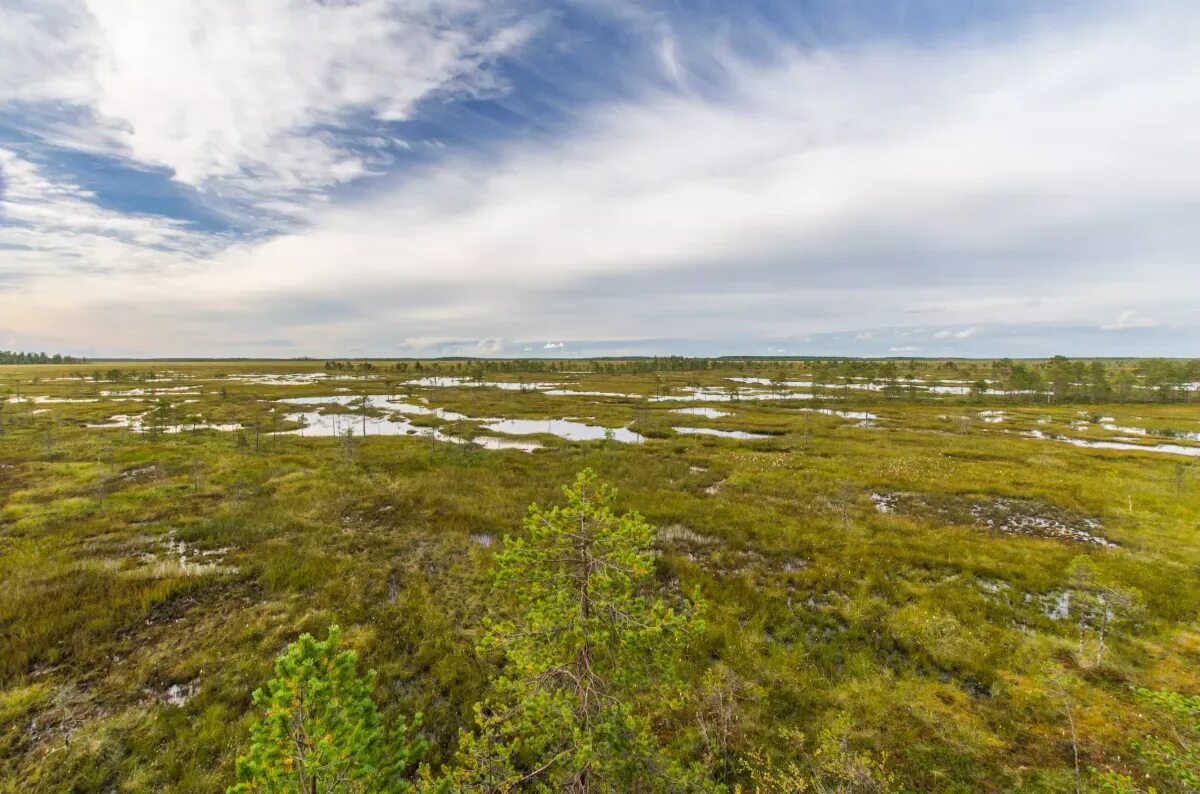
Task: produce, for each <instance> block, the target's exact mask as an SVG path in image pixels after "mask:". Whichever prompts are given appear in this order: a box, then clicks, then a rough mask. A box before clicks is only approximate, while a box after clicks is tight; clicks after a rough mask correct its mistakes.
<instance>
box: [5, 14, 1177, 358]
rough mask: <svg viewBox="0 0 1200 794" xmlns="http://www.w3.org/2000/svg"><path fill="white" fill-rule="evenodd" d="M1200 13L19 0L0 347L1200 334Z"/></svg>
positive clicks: (808, 344) (11, 78)
mask: <svg viewBox="0 0 1200 794" xmlns="http://www.w3.org/2000/svg"><path fill="white" fill-rule="evenodd" d="M1198 34H1200V6H1197V5H1196V4H1194V3H1190V2H1184V1H1182V0H1179V1H1178V2H1175V1H1171V0H1164V1H1162V2H1141V3H1132V2H1131V3H1107V2H1087V3H1083V2H1080V3H1071V2H1061V3H1045V2H1016V1H1015V0H1014V1H1012V2H1005V1H1004V0H994V1H993V2H984V0H977V1H975V2H954V3H947V2H942V1H941V0H939V1H937V2H933V1H930V2H887V3H884V2H874V3H872V2H846V1H845V0H839V1H836V2H835V1H834V0H827V1H826V2H794V1H793V2H765V1H764V2H738V3H733V2H715V0H707V1H705V0H695V2H681V1H677V2H625V1H624V0H616V1H615V2H614V1H613V0H609V1H608V2H600V0H563V1H562V2H556V3H537V2H484V0H407V1H406V2H390V1H389V0H354V1H353V2H351V1H349V0H347V1H345V2H336V3H335V2H316V0H256V2H254V3H246V4H241V3H229V2H226V1H225V0H187V1H186V2H185V1H184V0H161V1H160V2H156V3H152V4H151V3H144V2H133V0H0V177H2V180H3V181H2V183H0V348H5V347H7V348H23V349H35V348H36V349H52V350H60V351H64V352H75V353H81V354H85V355H92V356H101V355H122V356H128V355H163V356H167V355H237V356H257V355H271V356H298V355H313V356H347V355H376V356H384V357H393V356H402V355H456V354H473V355H614V354H616V355H619V354H626V353H631V354H632V353H638V354H641V353H687V354H704V353H709V354H736V353H746V354H757V355H763V354H771V353H780V354H783V353H786V354H792V355H813V354H831V355H901V356H903V355H922V356H944V355H1014V356H1017V355H1026V356H1041V355H1049V354H1052V353H1056V352H1061V353H1065V354H1067V355H1190V356H1194V355H1200V262H1198V261H1197V260H1198V256H1197V253H1198V252H1200V223H1197V220H1196V219H1197V218H1198V217H1200V143H1197V141H1196V136H1195V130H1196V129H1198V128H1200V88H1198V87H1197V85H1196V81H1195V75H1196V74H1200V48H1196V47H1195V46H1194V44H1195V41H1197V40H1200V36H1198Z"/></svg>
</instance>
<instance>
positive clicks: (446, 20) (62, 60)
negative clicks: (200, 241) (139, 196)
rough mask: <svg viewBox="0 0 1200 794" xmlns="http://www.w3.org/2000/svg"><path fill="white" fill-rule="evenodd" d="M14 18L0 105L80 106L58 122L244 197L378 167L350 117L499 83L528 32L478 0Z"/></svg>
mask: <svg viewBox="0 0 1200 794" xmlns="http://www.w3.org/2000/svg"><path fill="white" fill-rule="evenodd" d="M4 15H5V23H6V24H5V25H0V106H2V105H3V104H4V102H5V100H9V101H13V100H22V101H25V102H38V101H47V102H60V103H66V104H67V105H70V106H76V107H78V108H80V109H82V110H84V111H86V112H87V113H88V114H89V115H87V116H86V117H85V118H84V119H83V120H82V121H81V122H79V123H78V124H76V125H74V126H73V127H67V128H62V127H61V126H60V127H58V128H57V129H56V131H55V134H57V135H59V136H67V137H68V138H71V139H73V141H74V142H75V143H79V142H80V140H81V139H82V138H84V137H85V136H86V137H87V138H89V139H90V143H91V145H92V146H93V147H94V148H99V149H101V150H105V151H109V152H111V153H116V154H120V155H122V156H126V157H129V158H131V159H133V160H136V161H137V162H140V163H143V164H149V165H156V166H163V167H166V168H169V169H171V170H172V172H173V173H174V175H175V178H176V179H178V180H179V181H181V182H184V183H187V184H189V185H193V186H198V187H203V188H207V189H210V190H213V191H216V192H218V193H221V194H224V195H230V194H232V195H234V196H239V195H241V196H243V197H244V198H246V199H250V198H261V197H265V196H276V197H282V196H287V195H289V194H303V193H304V192H306V191H316V190H320V189H323V188H325V187H327V186H329V185H332V184H337V183H340V182H346V181H349V180H352V179H355V178H357V177H359V176H361V175H363V174H364V173H367V172H369V171H371V170H372V169H373V168H374V167H375V166H376V165H377V164H378V163H377V162H376V158H373V156H372V155H371V154H369V153H366V152H364V151H356V150H355V149H354V148H352V147H351V146H350V145H349V143H350V141H349V140H347V138H346V136H343V135H341V134H339V132H341V131H345V128H344V125H345V124H346V123H347V122H348V120H349V119H350V118H351V117H352V116H353V115H354V114H356V113H359V114H367V115H368V116H371V117H374V118H376V119H381V120H398V119H404V118H406V117H408V116H409V115H410V113H411V112H412V108H413V106H414V104H415V103H417V102H418V101H420V100H421V99H422V98H425V97H428V96H430V95H431V94H434V93H437V92H474V91H487V90H494V88H495V86H494V85H493V84H492V83H491V82H490V78H489V77H488V75H487V72H486V66H487V64H488V63H489V62H490V61H491V60H492V59H493V58H495V57H496V56H497V55H499V54H501V53H504V52H507V51H509V50H511V49H512V48H513V47H515V46H517V45H518V44H520V42H521V41H522V40H523V39H524V38H525V37H526V35H527V34H528V32H529V31H530V29H531V26H530V24H529V23H528V22H522V23H519V24H513V23H511V22H509V21H508V20H506V19H505V18H504V17H503V16H501V15H499V13H493V12H491V11H490V9H489V6H488V4H486V3H485V2H483V0H419V1H418V2H404V3H396V2H392V1H391V0H355V1H352V2H338V3H326V2H318V1H317V0H254V2H249V3H230V2H226V0H156V2H151V3H146V2H139V1H138V0H25V2H20V0H18V3H17V6H16V7H15V8H13V9H12V10H9V11H6V12H5V14H4ZM28 112H33V108H31V109H30V110H29V111H28ZM29 123H30V124H31V126H36V125H35V120H31V121H30V122H29ZM42 131H43V132H45V130H42ZM376 157H377V156H376ZM300 206H303V205H300ZM297 208H298V207H297V206H295V205H293V206H291V207H289V209H291V210H293V211H294V210H296V209H297Z"/></svg>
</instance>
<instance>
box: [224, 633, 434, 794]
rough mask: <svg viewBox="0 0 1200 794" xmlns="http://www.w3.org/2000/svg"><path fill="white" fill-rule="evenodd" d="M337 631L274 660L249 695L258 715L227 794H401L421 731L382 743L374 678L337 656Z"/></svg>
mask: <svg viewBox="0 0 1200 794" xmlns="http://www.w3.org/2000/svg"><path fill="white" fill-rule="evenodd" d="M340 642H341V630H340V629H339V628H338V627H337V626H330V628H329V635H328V637H326V639H325V640H324V641H323V642H322V641H318V640H316V639H314V638H313V636H312V635H311V634H303V635H301V637H300V639H299V640H297V641H296V642H294V643H292V644H291V645H289V646H288V647H287V649H286V650H284V652H283V653H282V654H281V655H280V656H279V657H278V658H277V659H276V660H275V677H274V678H272V679H271V680H270V681H268V682H267V685H266V687H265V688H264V689H259V690H257V691H255V693H254V705H255V706H257V707H258V708H259V709H260V710H261V714H260V716H259V719H258V720H257V721H256V722H255V723H254V724H253V725H252V726H251V728H250V748H249V750H248V751H247V753H246V754H245V755H243V756H241V757H239V758H238V760H237V777H238V783H237V784H236V785H234V786H232V787H231V788H230V789H229V794H250V793H251V792H254V794H260V793H261V794H334V793H335V792H337V793H338V794H342V793H343V792H344V793H345V794H352V793H354V794H357V793H358V792H361V793H362V794H375V793H376V792H406V791H411V790H412V787H411V786H410V785H409V784H408V783H407V782H406V781H405V779H404V775H405V774H406V773H408V772H410V771H411V769H412V767H414V766H415V764H416V763H417V761H418V760H419V759H420V757H421V755H422V754H423V753H424V750H425V744H424V742H423V741H422V740H420V739H419V738H411V737H410V735H409V734H410V732H411V731H415V730H416V729H417V728H419V726H420V721H421V717H420V715H419V714H418V715H417V716H416V717H415V718H414V720H413V722H412V724H411V725H408V724H406V723H404V722H401V723H400V724H399V725H397V726H396V727H395V729H394V731H393V733H392V740H391V741H390V742H389V741H388V739H387V735H386V731H385V729H384V727H383V720H382V719H381V717H380V715H379V711H378V710H377V709H376V707H375V703H374V701H373V700H372V699H371V690H372V689H373V688H374V683H375V672H374V671H371V672H369V673H367V675H365V676H359V675H358V674H357V672H356V667H357V666H358V655H357V654H356V653H355V652H354V651H351V650H339V644H340Z"/></svg>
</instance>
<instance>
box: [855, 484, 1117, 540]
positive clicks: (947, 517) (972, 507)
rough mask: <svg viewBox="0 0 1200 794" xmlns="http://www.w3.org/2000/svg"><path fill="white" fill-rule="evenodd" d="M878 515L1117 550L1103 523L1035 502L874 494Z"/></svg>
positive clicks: (908, 494) (872, 497) (926, 495)
mask: <svg viewBox="0 0 1200 794" xmlns="http://www.w3.org/2000/svg"><path fill="white" fill-rule="evenodd" d="M871 501H872V502H873V503H874V505H875V510H876V511H877V512H879V513H888V514H896V515H903V516H906V517H909V518H915V519H932V520H933V521H936V522H937V523H941V524H969V525H973V526H976V527H979V528H980V529H987V530H991V531H993V532H999V533H1002V534H1005V535H1023V536H1026V537H1036V538H1050V539H1052V540H1063V541H1068V542H1072V543H1087V544H1090V545H1093V546H1102V547H1105V548H1115V547H1116V545H1117V544H1115V543H1113V542H1112V541H1110V540H1108V539H1107V538H1105V537H1103V536H1102V535H1100V534H1099V530H1101V529H1102V528H1103V527H1102V525H1101V523H1100V522H1099V521H1098V520H1096V519H1094V518H1089V517H1087V516H1083V515H1080V514H1078V513H1075V512H1072V511H1070V510H1067V509H1065V508H1062V507H1057V506H1055V505H1050V504H1046V503H1044V502H1038V501H1035V500H1032V499H1010V498H1007V497H995V498H992V499H970V498H967V497H960V496H933V495H928V494H914V493H873V494H871Z"/></svg>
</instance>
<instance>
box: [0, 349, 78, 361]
mask: <svg viewBox="0 0 1200 794" xmlns="http://www.w3.org/2000/svg"><path fill="white" fill-rule="evenodd" d="M85 361H87V359H86V358H75V357H74V356H64V355H63V354H62V353H55V354H54V355H50V354H49V353H18V352H17V351H15V350H0V364H82V363H84V362H85Z"/></svg>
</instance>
